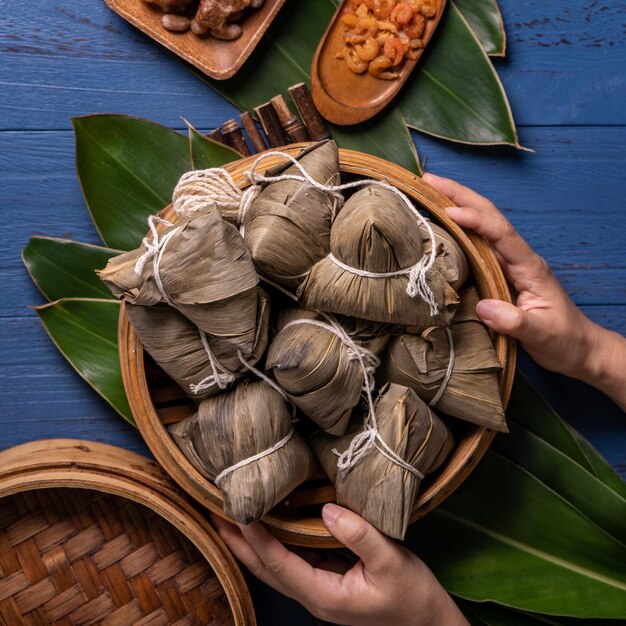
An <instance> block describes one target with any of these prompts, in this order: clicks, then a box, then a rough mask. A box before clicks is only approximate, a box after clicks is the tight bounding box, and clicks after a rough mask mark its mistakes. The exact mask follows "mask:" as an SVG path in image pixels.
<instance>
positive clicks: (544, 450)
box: [493, 421, 626, 546]
mask: <svg viewBox="0 0 626 626" xmlns="http://www.w3.org/2000/svg"><path fill="white" fill-rule="evenodd" d="M509 427H510V436H508V437H507V436H503V437H498V438H497V440H496V442H495V445H494V447H493V449H494V450H495V451H497V452H499V453H501V454H502V455H504V456H506V457H507V458H508V459H510V460H512V461H514V462H515V463H517V464H518V465H519V466H521V467H523V468H524V469H526V470H528V471H529V472H530V473H531V474H533V475H534V476H536V477H538V478H539V479H540V480H541V482H542V483H543V484H544V485H546V486H548V487H550V488H551V489H552V490H554V491H555V492H556V493H558V494H559V495H560V496H562V497H563V498H564V499H565V500H567V502H569V503H570V504H571V505H572V506H573V507H575V508H576V509H577V510H578V511H579V512H580V513H581V514H582V515H584V516H585V517H586V518H587V519H589V520H590V521H592V522H593V523H594V524H596V525H597V526H599V527H600V528H602V529H603V530H604V531H606V532H607V533H609V534H610V535H611V536H612V537H614V538H615V539H617V540H618V541H620V542H621V543H622V544H623V545H624V546H626V499H624V498H623V497H621V496H620V495H619V494H617V493H616V492H615V491H613V490H612V489H610V488H609V487H608V486H607V485H605V484H604V483H603V482H602V481H600V480H599V479H598V478H596V476H594V475H593V474H591V473H590V472H588V471H587V470H585V469H584V468H583V467H581V466H580V465H578V464H577V463H575V462H574V461H573V460H572V459H570V458H569V457H568V456H566V455H565V454H563V453H562V452H561V451H560V450H558V449H556V448H554V447H552V446H551V445H550V444H549V443H548V442H547V441H545V440H543V439H541V438H539V437H537V435H534V434H533V433H531V432H529V431H528V430H526V429H525V428H523V427H521V426H519V425H517V424H516V423H515V422H512V421H511V422H509Z"/></svg>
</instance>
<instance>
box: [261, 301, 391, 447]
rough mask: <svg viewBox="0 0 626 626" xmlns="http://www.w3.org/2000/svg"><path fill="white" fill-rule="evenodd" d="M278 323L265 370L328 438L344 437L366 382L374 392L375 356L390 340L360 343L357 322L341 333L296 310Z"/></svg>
mask: <svg viewBox="0 0 626 626" xmlns="http://www.w3.org/2000/svg"><path fill="white" fill-rule="evenodd" d="M349 321H350V320H348V319H347V318H346V320H344V322H349ZM281 322H282V325H281V326H279V327H280V329H281V330H280V332H279V333H278V334H277V335H276V337H275V338H274V340H273V342H272V343H271V344H270V348H269V351H268V355H267V362H266V368H267V369H271V370H272V373H273V375H274V378H275V379H276V381H277V382H278V384H279V385H280V386H281V387H282V388H283V389H284V390H285V391H286V392H287V394H288V397H289V399H290V400H291V401H292V402H293V403H294V404H295V405H296V406H297V407H298V408H299V409H300V410H301V411H302V412H303V413H304V414H305V415H306V416H307V417H309V418H310V419H312V420H313V421H314V422H315V423H316V424H318V425H319V426H320V427H321V428H322V429H323V430H325V431H326V432H328V433H331V434H333V435H343V434H344V432H345V430H346V428H347V426H348V421H349V419H350V415H351V413H352V409H353V408H354V406H355V405H356V404H357V403H358V402H359V398H360V397H361V392H362V390H363V385H364V384H365V382H366V379H367V380H368V381H369V380H370V379H371V381H372V382H371V384H372V386H373V374H374V371H375V369H376V367H377V366H378V364H379V360H378V357H377V355H378V354H380V352H381V351H382V350H383V348H384V347H385V345H386V343H387V341H388V335H385V334H381V335H379V336H377V337H371V338H369V339H368V340H367V341H366V342H362V341H360V339H359V337H358V335H357V332H356V331H357V330H362V329H361V328H360V325H358V323H356V320H355V323H352V324H349V325H348V328H344V327H343V326H342V325H341V324H339V322H338V321H337V320H335V319H334V318H332V317H330V316H322V315H321V314H318V313H315V312H312V311H306V310H303V309H298V308H292V309H288V311H283V312H282V316H281V318H280V320H279V324H280V323H281ZM350 329H351V330H350ZM370 332H371V329H370Z"/></svg>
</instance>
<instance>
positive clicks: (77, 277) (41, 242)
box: [22, 237, 119, 300]
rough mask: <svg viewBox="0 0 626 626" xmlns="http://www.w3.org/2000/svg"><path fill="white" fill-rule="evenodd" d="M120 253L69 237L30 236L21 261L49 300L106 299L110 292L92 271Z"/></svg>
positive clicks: (110, 296) (111, 296) (109, 296)
mask: <svg viewBox="0 0 626 626" xmlns="http://www.w3.org/2000/svg"><path fill="white" fill-rule="evenodd" d="M117 254H119V251H118V250H111V249H110V248H101V247H100V246H92V245H89V244H86V243H78V242H76V241H70V240H69V239H56V238H53V237H32V238H31V240H30V241H29V242H28V245H27V246H26V247H25V248H24V250H23V251H22V260H23V261H24V265H25V266H26V269H27V270H28V273H29V274H30V277H31V278H32V279H33V282H34V283H35V285H37V287H38V288H39V290H40V291H41V293H43V295H44V296H45V297H46V298H47V299H48V300H59V299H60V298H109V299H113V295H112V294H111V292H110V291H109V289H108V288H107V287H106V285H105V284H104V283H103V282H102V281H101V280H100V279H99V278H98V277H97V276H96V272H95V270H97V269H101V268H103V267H104V266H105V265H106V264H107V261H108V260H109V259H110V258H111V257H113V256H115V255H117Z"/></svg>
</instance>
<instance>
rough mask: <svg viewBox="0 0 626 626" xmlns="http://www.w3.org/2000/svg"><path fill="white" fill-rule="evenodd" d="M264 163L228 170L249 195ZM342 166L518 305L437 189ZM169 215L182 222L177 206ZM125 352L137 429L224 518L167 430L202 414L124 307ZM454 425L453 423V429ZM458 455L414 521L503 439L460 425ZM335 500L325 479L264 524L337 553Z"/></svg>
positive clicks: (509, 357) (397, 173)
mask: <svg viewBox="0 0 626 626" xmlns="http://www.w3.org/2000/svg"><path fill="white" fill-rule="evenodd" d="M308 145H309V144H306V143H302V144H293V145H291V146H287V147H285V148H283V150H284V151H285V152H288V153H290V154H293V155H296V154H298V153H299V152H300V151H301V149H302V148H304V147H306V146H308ZM256 158H257V156H252V157H247V158H245V159H241V160H240V161H235V162H233V163H228V164H227V165H225V166H224V167H225V169H227V170H228V172H230V174H231V175H232V176H233V178H234V180H235V182H236V183H237V184H238V185H239V186H241V187H242V188H243V187H245V186H246V185H248V184H249V180H248V179H247V178H246V176H245V173H246V172H247V171H248V170H249V168H250V166H251V165H252V162H253V161H254V159H256ZM282 162H284V159H283V158H281V157H280V156H274V157H268V159H267V162H266V163H265V166H266V167H268V168H271V167H274V166H275V165H278V164H280V163H282ZM339 163H340V168H341V171H342V173H343V174H344V175H348V176H355V175H356V176H358V177H360V178H375V179H378V180H386V181H387V182H389V183H391V184H392V185H394V186H396V187H397V188H398V189H400V190H401V191H403V192H404V193H406V194H407V195H408V196H409V197H410V198H411V199H412V200H413V201H414V202H415V203H416V204H417V205H418V206H419V207H420V208H422V209H424V210H425V211H427V212H428V213H429V214H430V216H431V218H432V219H433V220H435V221H436V222H437V223H438V224H439V225H440V226H442V227H443V228H445V229H446V230H447V231H448V232H449V233H451V234H452V235H453V236H454V238H455V239H456V241H457V242H458V244H459V245H460V246H461V248H462V250H463V251H464V252H465V254H466V255H467V257H468V259H469V262H470V265H471V270H472V276H473V281H474V284H475V286H476V288H477V289H478V292H479V293H480V296H481V297H482V298H497V299H499V300H504V301H507V302H510V301H511V295H510V293H509V288H508V285H507V282H506V279H505V277H504V274H503V273H502V269H501V268H500V265H499V264H498V261H497V259H496V257H495V255H494V253H493V250H492V249H491V248H490V247H489V245H488V244H487V243H486V241H485V240H484V239H482V238H481V237H479V236H477V235H475V234H474V233H472V232H465V231H464V230H462V229H461V228H460V227H459V226H457V225H456V224H455V223H454V222H453V221H452V219H451V218H449V217H448V216H447V214H446V212H445V210H444V209H445V207H448V206H450V204H451V203H452V201H451V200H450V199H448V198H446V197H445V196H443V195H441V194H440V193H438V192H437V191H436V190H435V189H433V188H432V187H429V186H428V185H427V184H426V183H424V182H423V181H422V179H421V178H419V177H418V176H416V175H415V174H412V173H411V172H409V171H407V170H405V169H403V168H401V167H398V166H397V165H394V164H393V163H389V162H388V161H384V160H383V159H379V158H377V157H374V156H371V155H368V154H363V153H361V152H354V151H352V150H339ZM161 216H162V217H164V218H166V219H168V220H170V221H173V222H174V221H176V219H177V217H176V214H175V213H174V210H173V209H172V207H171V205H170V206H169V207H166V209H164V211H162V212H161ZM493 340H494V345H495V348H496V353H497V355H498V359H499V361H500V363H501V364H502V368H503V371H502V374H501V376H500V391H501V394H502V401H503V403H504V405H505V406H506V404H507V402H508V399H509V395H510V392H511V387H512V385H513V376H514V373H515V342H514V340H513V339H511V338H510V337H506V336H504V335H494V337H493ZM119 351H120V364H121V369H122V378H123V379H124V387H125V389H126V395H127V396H128V402H129V404H130V407H131V410H132V412H133V416H134V417H135V421H136V422H137V427H138V428H139V431H140V432H141V434H142V435H143V438H144V439H145V441H146V443H147V445H148V447H149V448H150V450H151V451H152V453H153V454H154V456H155V457H156V459H157V460H158V461H159V463H160V464H161V466H162V467H163V469H164V470H165V471H166V472H167V473H168V474H169V475H170V476H171V477H172V478H173V479H174V480H175V481H176V482H177V483H178V484H179V485H180V486H181V487H182V488H183V489H184V490H185V491H186V492H187V493H188V494H189V495H191V496H192V497H194V498H195V499H196V500H197V501H198V502H200V503H201V504H203V505H204V506H206V507H207V508H208V509H210V510H211V511H213V512H214V513H216V514H217V515H219V516H221V517H224V516H225V514H224V508H223V505H224V501H223V498H222V494H221V492H220V490H219V489H218V488H217V487H216V486H215V485H214V484H213V483H212V482H210V481H209V480H208V479H206V478H205V477H204V476H202V475H201V474H200V473H199V472H198V470H196V469H195V467H194V466H193V465H192V464H191V463H190V462H189V461H188V460H187V458H186V457H185V456H184V455H183V453H182V452H181V451H180V449H179V448H178V447H177V445H176V444H175V443H174V440H173V439H172V437H171V436H170V434H169V433H168V431H167V426H168V425H170V424H174V423H176V422H179V421H180V420H182V419H184V418H186V417H188V416H189V415H191V414H192V413H193V412H194V411H195V407H194V404H193V403H192V401H191V400H190V399H189V398H188V397H187V396H185V394H184V393H183V391H182V389H181V388H180V387H178V385H176V384H175V383H174V382H173V381H172V380H171V379H170V378H168V377H167V375H166V374H165V373H164V372H163V371H162V370H161V369H160V368H159V367H158V366H157V365H156V364H155V363H154V361H152V359H151V358H150V357H149V355H148V354H147V353H144V350H143V348H142V346H141V343H140V341H139V339H138V337H137V335H136V334H135V330H134V328H133V327H132V326H131V324H130V322H129V321H128V317H127V316H126V312H125V307H124V306H122V307H121V311H120V319H119ZM450 424H451V423H450ZM454 435H455V439H456V448H455V449H454V451H453V452H452V454H451V456H450V458H449V459H448V460H447V461H446V463H445V464H444V466H443V467H442V468H441V469H440V470H439V471H438V472H436V473H435V474H433V475H430V476H428V477H427V479H426V480H425V481H424V482H423V484H422V488H421V491H420V493H419V496H418V499H417V501H416V502H415V505H414V507H413V512H412V515H411V520H412V521H415V520H417V519H418V518H420V517H422V516H423V515H425V514H426V513H428V512H429V511H431V510H432V509H434V508H435V507H436V506H438V505H439V504H440V503H441V502H443V501H444V500H445V499H446V498H447V497H448V496H449V495H450V494H451V493H452V492H453V491H454V490H455V489H456V488H457V487H458V486H459V485H460V484H461V483H462V482H463V481H464V480H465V479H466V478H467V477H468V476H469V475H470V473H471V472H472V470H473V469H474V466H475V465H476V464H477V463H478V461H480V459H481V458H482V456H483V455H484V454H485V452H486V451H487V449H488V448H489V445H490V444H491V441H492V440H493V438H494V436H495V432H494V431H492V430H488V429H487V428H484V427H481V426H476V425H474V424H470V423H469V422H463V421H462V420H455V421H454ZM334 499H335V490H334V488H333V486H332V485H331V483H330V481H329V480H328V478H327V477H326V476H325V474H324V473H323V472H321V471H320V472H319V473H318V474H317V475H316V476H313V477H312V478H311V479H310V480H309V481H307V482H305V483H304V484H302V485H301V486H300V487H298V488H297V489H296V490H295V491H293V492H292V493H291V494H290V495H289V497H288V498H287V499H286V500H285V501H284V502H282V503H280V504H279V505H277V506H276V507H274V509H272V510H271V511H270V512H269V513H268V514H267V515H266V516H265V517H264V518H263V519H264V521H265V522H266V523H267V524H268V526H269V527H270V529H271V530H272V532H273V533H274V534H275V535H276V536H278V537H279V538H280V539H282V540H283V541H286V542H288V543H291V544H296V545H303V546H311V547H325V548H331V547H336V546H338V545H339V544H338V543H337V540H336V539H334V538H333V537H332V535H331V534H330V533H329V532H328V529H327V528H326V526H325V525H324V522H323V521H322V518H321V514H320V513H321V505H322V504H324V503H326V502H331V501H333V500H334Z"/></svg>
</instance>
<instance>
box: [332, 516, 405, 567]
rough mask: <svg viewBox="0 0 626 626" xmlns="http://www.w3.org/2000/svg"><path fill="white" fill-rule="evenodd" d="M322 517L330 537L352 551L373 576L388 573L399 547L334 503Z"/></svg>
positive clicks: (368, 524) (360, 518) (362, 520)
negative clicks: (378, 573)
mask: <svg viewBox="0 0 626 626" xmlns="http://www.w3.org/2000/svg"><path fill="white" fill-rule="evenodd" d="M322 517H323V518H324V523H325V524H326V527H327V528H328V530H329V531H330V532H331V533H332V534H333V536H334V537H335V538H336V539H338V540H339V541H340V542H341V543H343V545H344V546H346V548H348V549H350V550H352V552H354V553H355V554H356V555H357V556H358V557H359V558H360V559H361V560H362V561H363V564H364V565H365V568H366V570H368V571H369V572H371V573H373V574H376V573H377V572H382V571H389V565H390V564H391V563H392V562H393V560H394V558H393V557H394V555H395V554H396V553H397V550H398V547H397V546H396V544H395V543H393V542H392V541H391V540H390V539H388V538H387V537H385V536H384V535H383V534H382V533H381V532H380V531H378V530H376V528H374V527H373V526H372V525H371V524H370V523H369V522H366V521H365V520H364V519H363V518H362V517H360V516H359V515H357V514H356V513H353V512H352V511H349V510H348V509H345V508H343V507H342V506H338V505H336V504H327V505H325V506H324V508H323V509H322Z"/></svg>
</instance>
